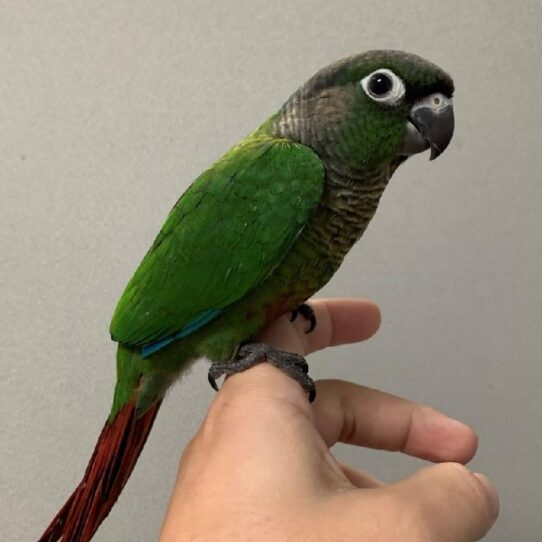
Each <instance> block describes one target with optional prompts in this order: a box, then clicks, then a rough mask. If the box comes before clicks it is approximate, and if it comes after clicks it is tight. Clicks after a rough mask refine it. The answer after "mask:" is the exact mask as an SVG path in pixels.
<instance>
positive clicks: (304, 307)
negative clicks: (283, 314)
mask: <svg viewBox="0 0 542 542" xmlns="http://www.w3.org/2000/svg"><path fill="white" fill-rule="evenodd" d="M298 314H301V316H303V318H305V319H306V320H308V321H309V329H307V331H305V333H310V332H311V331H313V330H314V328H315V327H316V316H315V314H314V309H313V308H312V307H311V306H310V305H309V304H308V303H302V304H301V305H299V307H297V309H294V310H293V311H292V316H291V318H290V322H294V321H295V319H296V318H297V316H298Z"/></svg>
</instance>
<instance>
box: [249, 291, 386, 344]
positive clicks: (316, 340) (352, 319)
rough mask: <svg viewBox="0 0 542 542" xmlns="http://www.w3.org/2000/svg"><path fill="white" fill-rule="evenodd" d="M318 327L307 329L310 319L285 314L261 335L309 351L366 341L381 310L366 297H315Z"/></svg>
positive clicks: (268, 339)
mask: <svg viewBox="0 0 542 542" xmlns="http://www.w3.org/2000/svg"><path fill="white" fill-rule="evenodd" d="M310 305H311V307H312V308H313V310H314V314H315V317H316V322H317V324H316V328H315V329H314V330H313V331H312V332H311V333H306V331H307V322H306V321H305V319H304V318H297V319H296V320H295V322H291V321H290V318H289V317H287V316H286V315H285V316H283V317H281V318H279V319H278V320H276V321H275V322H274V323H273V324H272V325H271V326H269V327H268V328H266V329H265V330H264V331H263V332H262V334H261V335H260V337H259V339H258V340H260V341H262V342H267V343H269V344H271V345H273V346H275V347H276V348H281V349H283V350H287V351H289V352H297V353H298V354H302V355H306V354H308V353H310V352H314V351H316V350H321V349H323V348H326V347H328V346H336V345H339V344H346V343H353V342H358V341H363V340H366V339H368V338H369V337H371V336H372V335H374V334H375V333H376V331H377V330H378V327H379V325H380V320H381V318H380V311H379V309H378V307H377V305H375V304H374V303H373V302H372V301H368V300H366V299H315V300H311V301H310Z"/></svg>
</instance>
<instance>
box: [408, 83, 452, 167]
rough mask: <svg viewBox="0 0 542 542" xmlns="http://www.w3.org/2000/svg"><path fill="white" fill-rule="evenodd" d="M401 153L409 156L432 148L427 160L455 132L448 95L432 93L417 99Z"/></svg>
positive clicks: (439, 150)
mask: <svg viewBox="0 0 542 542" xmlns="http://www.w3.org/2000/svg"><path fill="white" fill-rule="evenodd" d="M406 124H407V126H406V129H407V133H406V137H405V142H404V145H403V149H402V151H401V154H402V155H404V156H411V155H413V154H417V153H419V152H423V151H424V150H426V149H429V148H431V156H430V158H429V160H434V159H435V158H437V157H438V156H440V155H441V154H442V153H443V152H444V150H445V149H446V147H447V146H448V145H449V143H450V141H451V140H452V136H453V134H454V107H453V103H452V99H451V98H447V97H446V96H444V94H440V93H435V94H431V95H430V96H427V98H424V99H423V100H420V101H419V102H416V103H415V104H414V106H413V107H412V109H411V110H410V115H409V117H408V120H407V123H406Z"/></svg>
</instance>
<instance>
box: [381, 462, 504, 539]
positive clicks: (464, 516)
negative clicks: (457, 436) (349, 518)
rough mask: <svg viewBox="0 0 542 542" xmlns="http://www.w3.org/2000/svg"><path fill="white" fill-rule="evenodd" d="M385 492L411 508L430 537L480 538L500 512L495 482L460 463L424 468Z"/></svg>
mask: <svg viewBox="0 0 542 542" xmlns="http://www.w3.org/2000/svg"><path fill="white" fill-rule="evenodd" d="M384 491H386V492H390V493H392V494H395V495H396V496H398V497H399V499H400V501H402V502H403V503H404V505H405V506H408V507H410V510H411V512H412V513H413V515H414V516H415V518H416V519H415V521H416V520H417V521H420V522H423V524H424V526H425V528H424V530H425V532H426V533H428V534H429V540H443V541H444V540H465V541H470V540H472V541H474V540H479V539H480V538H482V537H483V536H484V535H485V534H486V533H487V531H488V530H489V529H490V528H491V526H492V525H493V523H494V522H495V519H496V518H497V516H498V514H499V497H498V494H497V491H496V490H495V488H494V487H493V486H492V485H491V482H490V481H489V480H488V479H487V478H486V477H485V476H483V475H480V474H473V473H472V472H470V471H469V470H468V469H467V468H465V467H463V466H462V465H459V464H458V463H443V464H441V465H433V466H431V467H426V468H423V469H421V470H419V471H418V472H417V473H416V474H415V475H414V476H412V477H410V478H408V479H406V480H403V481H401V482H399V483H397V484H394V485H392V486H387V487H386V489H385V490H384Z"/></svg>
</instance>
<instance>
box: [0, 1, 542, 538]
mask: <svg viewBox="0 0 542 542" xmlns="http://www.w3.org/2000/svg"><path fill="white" fill-rule="evenodd" d="M541 9H542V8H541V3H540V2H539V1H532V2H528V1H526V2H510V1H499V2H497V1H492V2H489V1H484V2H472V1H457V0H455V1H453V2H442V1H441V2H431V1H429V0H423V1H421V0H419V1H410V2H403V1H400V0H397V1H395V2H386V1H382V0H380V1H378V2H369V1H364V2H361V1H359V0H358V1H355V0H352V1H346V0H343V1H338V0H335V1H333V2H330V1H328V0H322V1H314V2H269V1H258V2H255V1H238V0H237V1H235V2H217V1H216V0H215V1H199V2H197V3H196V2H182V1H173V0H171V1H156V0H148V1H142V0H141V1H134V0H124V1H116V2H109V1H92V2H89V1H73V0H64V1H49V2H26V1H22V0H13V1H6V0H4V1H3V2H2V3H1V5H0V74H1V75H0V164H1V169H2V171H1V174H0V183H1V184H0V250H1V252H0V253H1V259H0V263H1V266H0V285H1V286H0V288H1V310H0V330H1V331H0V355H1V369H2V372H1V378H0V386H1V389H0V407H1V412H2V421H1V445H0V476H1V479H0V485H1V499H2V501H1V510H2V513H1V514H0V538H1V539H2V540H6V541H7V540H9V541H26V540H33V539H36V538H37V536H38V534H39V533H41V531H42V529H43V528H44V527H45V526H46V524H47V523H48V522H49V520H50V519H51V517H52V516H53V513H54V512H56V510H57V509H58V507H59V506H60V504H61V503H63V502H64V499H65V498H66V497H67V495H68V493H69V492H70V491H71V490H72V488H73V487H74V485H75V483H76V482H77V481H78V480H79V479H80V477H81V475H82V473H83V470H84V467H85V465H86V462H87V460H88V458H89V456H90V453H91V450H92V448H93V446H94V442H95V439H96V437H97V435H98V433H99V430H100V429H101V426H102V424H103V422H104V419H105V416H106V414H107V412H108V410H109V406H110V400H111V395H112V389H113V381H114V371H115V369H114V352H115V347H114V345H113V344H112V343H111V342H110V340H109V337H108V324H109V319H110V316H111V313H112V310H113V308H114V306H115V303H116V301H117V298H118V297H119V295H120V293H121V292H122V289H123V287H124V285H125V283H126V281H127V279H128V278H129V276H130V275H131V273H132V272H133V271H134V269H135V267H136V265H137V264H138V263H139V261H140V259H141V257H142V256H143V254H144V253H145V251H146V249H147V248H148V246H149V245H150V243H151V242H152V240H153V238H154V236H155V234H156V233H157V231H158V229H159V227H160V225H161V224H162V222H163V220H164V218H165V215H166V213H167V212H168V210H169V208H170V207H171V206H172V205H173V203H174V202H175V201H176V199H177V197H178V196H179V194H180V193H181V192H182V191H183V190H184V189H185V188H186V187H187V186H188V184H189V183H190V182H191V181H192V180H193V179H194V177H195V176H196V175H197V174H198V173H199V172H201V171H202V169H203V168H205V167H206V166H207V165H208V164H209V163H210V162H212V161H213V160H214V159H215V158H217V157H218V156H220V155H221V154H222V153H223V152H224V151H225V150H227V149H228V148H229V146H230V145H232V144H233V143H235V142H236V141H237V140H239V139H240V138H242V137H243V136H244V135H245V134H247V133H248V132H249V131H251V130H252V129H253V128H254V127H256V126H257V125H258V124H259V123H260V122H261V121H262V120H264V119H265V118H266V117H267V116H268V115H269V114H270V113H272V112H273V111H275V110H276V109H277V108H278V107H279V106H280V105H281V103H282V102H283V100H284V99H286V98H287V97H288V95H289V94H290V93H291V92H292V91H293V90H294V89H295V88H296V87H297V86H298V85H299V84H301V83H302V82H303V81H304V80H305V79H306V78H307V77H309V76H310V75H312V73H313V72H314V71H316V70H317V69H319V68H320V67H321V66H323V65H325V64H327V63H329V62H331V61H333V60H335V59H337V58H340V57H342V56H345V55H347V54H350V53H353V52H361V51H364V50H366V49H371V48H400V49H405V50H409V51H412V52H415V53H418V54H421V55H422V56H425V57H427V58H429V59H431V60H433V61H435V62H436V63H438V64H440V65H441V66H443V67H444V68H445V69H447V70H449V71H450V73H451V74H452V75H453V76H454V79H455V82H456V86H457V93H456V98H455V104H456V114H457V131H456V137H455V139H454V141H453V143H452V145H451V147H450V149H449V150H448V151H447V152H446V153H445V154H444V156H443V157H442V158H441V159H439V160H437V161H436V162H434V163H431V164H429V163H428V162H427V156H423V157H416V158H414V159H412V160H411V161H410V162H409V163H408V164H407V165H405V166H403V167H402V168H401V170H400V171H399V172H398V174H396V176H395V177H394V178H393V180H392V183H391V185H390V187H389V188H388V190H387V192H386V194H385V196H384V198H383V201H382V204H381V207H380V209H379V212H378V213H377V216H376V218H375V220H374V221H373V223H372V224H371V226H370V227H369V229H368V231H367V233H366V235H365V237H364V238H363V240H362V241H361V242H360V243H359V244H358V245H357V246H356V247H355V249H354V250H353V252H352V253H351V254H350V255H349V256H348V258H347V260H346V262H345V264H344V266H343V267H342V269H341V270H340V272H339V273H338V274H337V276H336V277H335V279H334V280H333V281H332V283H331V284H330V285H329V286H328V287H327V288H326V289H325V290H324V291H323V292H322V295H334V296H366V297H370V298H372V299H374V300H376V301H378V302H379V303H380V305H381V307H382V311H383V317H384V319H383V324H382V328H381V331H380V333H379V334H378V335H377V336H376V337H375V338H374V339H373V340H371V341H370V342H368V343H366V344H362V345H353V346H348V347H343V348H340V349H337V350H334V351H327V352H324V353H320V354H319V355H315V356H313V357H312V373H313V376H317V377H339V378H345V379H351V380H354V381H357V382H363V383H365V384H368V385H370V386H374V387H377V388H381V389H384V390H387V391H390V392H393V393H397V394H400V395H404V396H406V397H409V398H411V399H415V400H418V401H423V402H426V403H429V404H431V405H433V406H435V407H437V408H440V409H442V410H444V411H445V412H447V413H449V414H450V415H453V416H455V417H458V418H460V419H462V420H464V421H466V422H468V423H470V424H472V425H473V426H474V427H475V428H476V429H477V431H478V432H479V434H480V438H481V440H480V448H479V453H478V455H477V458H476V459H475V461H474V462H473V464H472V466H473V468H474V469H477V470H479V471H481V472H484V473H486V474H488V475H489V476H490V477H491V478H492V479H493V480H494V482H495V484H496V485H497V487H498V488H499V490H500V494H501V499H502V515H501V517H500V519H499V521H498V524H497V525H496V527H495V528H494V530H493V531H492V533H491V534H490V535H489V536H488V537H487V539H488V540H491V541H493V542H497V541H499V542H508V541H510V540H514V541H516V540H521V541H535V540H540V532H542V513H541V512H542V510H541V503H542V494H541V493H542V492H541V489H540V487H541V485H542V476H541V467H540V462H541V461H540V460H541V456H542V415H541V412H542V394H541V393H540V389H541V387H542V368H541V366H540V362H541V353H542V349H541V346H540V335H541V330H540V321H541V318H540V310H541V309H540V307H541V306H542V295H541V288H540V274H541V267H542V250H541V240H542V237H541V228H540V212H541V211H540V208H541V204H542V191H541V181H542V179H541V177H542V175H541V159H540V143H541V137H540V126H541V123H542V114H541V94H542V88H541V68H540V66H541V63H540V53H541V50H540V38H539V36H538V35H537V33H538V31H539V29H540V27H541V26H542V11H541ZM212 396H213V392H212V391H211V389H210V388H209V386H208V384H207V382H206V365H205V364H204V363H200V364H198V366H197V367H196V368H195V369H194V370H193V372H192V373H191V374H190V375H189V376H188V377H187V378H186V379H185V380H184V382H183V383H182V385H180V386H176V387H175V389H174V390H173V392H172V393H171V394H170V396H169V398H168V400H167V402H166V405H165V406H164V407H163V409H162V410H161V414H160V416H159V417H158V420H157V423H156V426H155V429H154V431H153V433H152V435H151V438H150V440H149V443H148V445H147V447H146V449H145V450H144V452H143V455H142V457H141V460H140V462H139V464H138V466H137V468H136V470H135V473H134V475H133V477H132V479H131V480H130V483H129V484H128V486H127V488H126V490H125V492H124V494H123V495H122V497H121V498H120V501H119V502H118V505H117V506H116V507H115V508H114V511H113V512H112V514H111V516H110V517H109V519H108V520H107V521H106V522H105V523H104V524H103V526H102V528H101V529H100V531H99V533H98V535H97V536H96V540H97V541H120V540H133V541H148V540H154V539H155V538H156V536H157V533H158V531H159V527H160V524H161V521H162V518H163V515H164V510H165V506H166V503H167V501H168V497H169V494H170V490H171V486H172V484H173V481H174V477H175V473H176V468H177V462H178V458H179V454H180V452H181V450H182V448H183V447H184V446H185V444H186V443H187V441H188V440H189V438H190V436H191V435H192V434H193V433H194V431H195V430H196V428H197V426H198V424H199V422H200V421H201V419H202V417H203V415H204V413H205V411H206V408H207V405H208V404H209V401H210V400H211V398H212ZM337 454H338V455H339V456H340V457H341V458H343V459H345V460H347V461H350V462H351V463H353V464H355V465H356V466H358V467H363V468H369V469H372V470H373V471H374V472H375V473H376V474H377V475H379V476H381V477H383V478H384V479H386V480H394V479H396V478H399V477H402V476H406V475H408V474H409V473H411V472H413V471H414V470H415V469H416V468H418V467H419V466H420V465H421V464H422V462H421V461H417V460H413V459H410V458H403V457H401V456H399V455H397V454H388V453H383V452H369V451H364V450H359V449H353V448H347V447H338V448H337Z"/></svg>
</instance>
